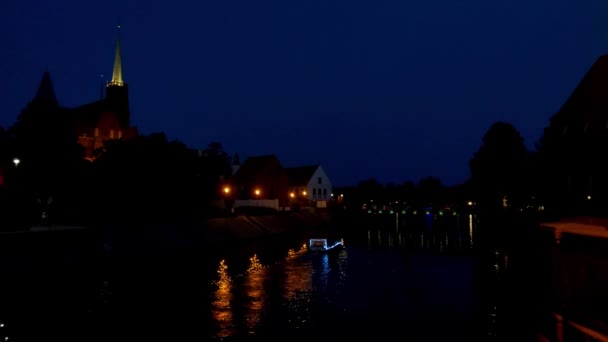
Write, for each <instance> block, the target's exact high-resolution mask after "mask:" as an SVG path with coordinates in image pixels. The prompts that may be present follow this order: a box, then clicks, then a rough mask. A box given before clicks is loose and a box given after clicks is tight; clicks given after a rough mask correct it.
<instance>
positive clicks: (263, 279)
mask: <svg viewBox="0 0 608 342" xmlns="http://www.w3.org/2000/svg"><path fill="white" fill-rule="evenodd" d="M476 225H477V220H476V218H475V217H474V216H464V217H463V219H462V220H460V221H458V222H456V224H451V225H447V226H446V225H443V226H441V227H437V226H433V225H432V224H426V225H422V226H408V225H407V224H402V225H401V226H399V227H397V226H394V227H381V226H370V227H357V228H356V229H353V230H349V231H342V232H332V233H328V232H323V231H319V232H310V233H301V234H292V235H288V236H280V237H272V238H265V239H260V240H256V241H251V242H242V243H238V244H237V243H235V244H232V245H227V246H224V247H223V248H221V249H214V250H212V251H210V250H202V251H201V250H189V251H188V252H183V253H182V252H175V253H157V254H155V253H148V254H142V253H140V254H134V255H129V256H125V255H122V256H120V257H118V256H108V253H107V250H104V249H103V248H101V249H100V250H99V251H100V253H96V252H95V253H94V252H91V248H90V247H91V246H95V243H92V244H91V245H90V246H88V247H87V246H83V245H81V242H78V244H75V243H71V244H70V246H71V247H69V248H68V247H65V248H60V250H62V252H61V253H60V255H58V256H56V257H55V258H49V257H48V255H50V254H52V253H50V252H49V249H50V247H48V245H49V243H48V241H47V240H43V241H41V242H39V243H38V244H35V245H33V246H30V247H29V250H26V251H23V252H22V253H21V254H19V253H17V251H18V250H20V247H15V246H13V249H14V250H15V252H14V253H8V252H6V250H8V249H10V248H9V247H10V246H5V248H4V249H3V251H4V252H2V253H0V254H1V255H0V261H2V267H3V268H2V269H3V271H2V274H3V279H2V281H1V282H0V339H3V338H8V339H6V340H7V341H8V340H11V341H25V340H36V341H40V340H55V339H58V340H62V341H117V340H124V339H129V340H149V339H155V340H157V339H163V340H170V341H190V340H211V341H220V340H242V339H261V340H267V339H271V338H272V339H275V338H296V339H299V338H312V339H314V340H320V341H324V340H335V339H355V338H356V339H357V340H361V339H363V340H374V341H375V340H408V341H439V340H443V341H446V340H449V341H471V340H476V341H478V340H500V339H502V340H509V339H508V338H501V336H502V337H505V336H507V335H509V334H505V333H504V332H513V331H517V330H518V329H516V328H517V327H518V326H519V324H518V323H517V322H514V320H513V319H512V318H509V317H519V318H521V319H523V320H525V319H527V318H526V317H525V315H520V316H518V315H519V314H517V315H512V314H509V312H518V311H517V310H515V311H514V310H511V309H509V310H507V308H508V307H509V306H511V307H513V305H518V304H509V303H517V298H522V295H521V293H515V292H513V291H510V292H513V293H514V294H512V295H509V291H505V290H504V289H505V288H510V285H509V286H502V287H501V285H500V284H501V277H504V276H505V275H506V274H508V270H509V267H511V266H510V264H511V262H510V259H509V255H508V254H507V253H503V252H501V251H499V250H497V249H496V250H495V249H483V248H478V246H477V242H476V231H477V228H476ZM313 237H328V238H329V240H330V243H332V242H334V241H338V240H339V239H344V246H343V248H337V249H334V250H332V251H330V252H327V253H310V251H308V248H307V242H308V239H309V238H313ZM79 241H80V240H79ZM135 243H136V244H137V243H139V242H135ZM41 246H47V247H46V252H44V253H43V251H42V249H43V248H41ZM74 246H76V247H74ZM15 255H17V256H15ZM28 258H29V259H28ZM501 288H502V290H501ZM516 320H517V319H516ZM516 320H515V321H516ZM509 336H510V337H513V334H512V333H511V334H510V335H509ZM516 340H518V341H523V340H525V338H524V337H523V336H517V339H516Z"/></svg>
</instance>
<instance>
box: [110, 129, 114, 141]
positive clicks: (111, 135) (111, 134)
mask: <svg viewBox="0 0 608 342" xmlns="http://www.w3.org/2000/svg"><path fill="white" fill-rule="evenodd" d="M110 139H114V130H113V129H111V130H110Z"/></svg>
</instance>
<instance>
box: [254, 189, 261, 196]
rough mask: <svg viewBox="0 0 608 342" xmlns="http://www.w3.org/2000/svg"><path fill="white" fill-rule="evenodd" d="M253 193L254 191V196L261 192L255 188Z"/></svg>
mask: <svg viewBox="0 0 608 342" xmlns="http://www.w3.org/2000/svg"><path fill="white" fill-rule="evenodd" d="M254 193H255V195H256V196H260V194H261V193H262V192H261V191H260V189H255V191H254Z"/></svg>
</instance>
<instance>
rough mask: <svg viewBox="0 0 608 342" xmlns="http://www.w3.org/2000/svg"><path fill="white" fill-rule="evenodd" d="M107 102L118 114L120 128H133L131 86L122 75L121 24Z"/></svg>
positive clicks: (117, 30) (107, 92)
mask: <svg viewBox="0 0 608 342" xmlns="http://www.w3.org/2000/svg"><path fill="white" fill-rule="evenodd" d="M106 100H107V103H108V105H109V106H110V107H111V108H112V110H114V111H116V113H117V114H118V119H119V121H120V126H122V127H130V126H131V122H130V121H131V120H130V117H131V113H130V111H129V86H128V85H127V84H126V83H125V82H124V80H123V75H122V55H121V50H120V22H119V23H118V24H117V26H116V51H115V52H114V69H113V70H112V80H111V81H110V82H108V84H107V85H106Z"/></svg>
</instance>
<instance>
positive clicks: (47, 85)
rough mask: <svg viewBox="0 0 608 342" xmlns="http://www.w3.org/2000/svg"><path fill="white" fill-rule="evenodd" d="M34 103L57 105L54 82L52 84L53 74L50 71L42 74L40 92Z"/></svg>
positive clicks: (37, 93)
mask: <svg viewBox="0 0 608 342" xmlns="http://www.w3.org/2000/svg"><path fill="white" fill-rule="evenodd" d="M34 102H45V103H49V104H57V97H56V96H55V89H54V88H53V82H51V73H50V72H48V71H45V72H44V73H43V74H42V80H40V85H39V86H38V91H37V92H36V96H34Z"/></svg>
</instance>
